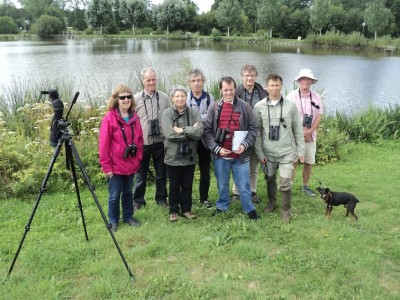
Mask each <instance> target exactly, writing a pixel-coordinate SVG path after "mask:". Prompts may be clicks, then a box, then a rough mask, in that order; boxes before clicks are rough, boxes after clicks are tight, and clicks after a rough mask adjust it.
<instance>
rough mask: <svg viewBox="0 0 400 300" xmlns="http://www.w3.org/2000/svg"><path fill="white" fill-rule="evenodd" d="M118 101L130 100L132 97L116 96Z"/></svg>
mask: <svg viewBox="0 0 400 300" xmlns="http://www.w3.org/2000/svg"><path fill="white" fill-rule="evenodd" d="M118 99H119V100H125V99H132V95H127V96H118Z"/></svg>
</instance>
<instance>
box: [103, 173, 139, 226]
mask: <svg viewBox="0 0 400 300" xmlns="http://www.w3.org/2000/svg"><path fill="white" fill-rule="evenodd" d="M134 176H135V175H134V174H132V175H115V174H114V175H113V177H111V178H109V179H108V195H109V196H108V219H109V220H110V222H111V223H112V224H118V221H119V213H120V207H119V199H120V198H121V203H122V219H123V220H124V222H128V221H130V220H132V216H133V196H132V188H133V178H134Z"/></svg>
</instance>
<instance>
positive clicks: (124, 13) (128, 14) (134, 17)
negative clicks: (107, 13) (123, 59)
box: [119, 0, 147, 34]
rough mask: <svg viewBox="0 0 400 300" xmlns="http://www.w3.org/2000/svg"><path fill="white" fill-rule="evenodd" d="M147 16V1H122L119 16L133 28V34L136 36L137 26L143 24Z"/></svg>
mask: <svg viewBox="0 0 400 300" xmlns="http://www.w3.org/2000/svg"><path fill="white" fill-rule="evenodd" d="M146 14H147V6H146V1H145V0H122V1H121V2H120V6H119V15H120V16H121V18H123V20H124V21H126V22H128V23H129V24H130V25H131V26H132V33H133V34H135V26H139V25H140V24H141V21H142V20H143V17H144V16H145V15H146Z"/></svg>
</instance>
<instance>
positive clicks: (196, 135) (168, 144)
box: [162, 104, 203, 166]
mask: <svg viewBox="0 0 400 300" xmlns="http://www.w3.org/2000/svg"><path fill="white" fill-rule="evenodd" d="M195 123H197V126H195V127H193V125H194V124H195ZM174 126H178V127H181V128H184V130H183V132H182V133H176V132H175V131H174ZM162 127H163V130H164V134H165V140H164V152H165V154H164V155H165V156H164V162H165V164H166V165H169V166H187V165H192V164H194V163H195V162H196V159H197V141H198V140H199V139H200V138H201V136H202V134H203V125H202V122H201V120H200V116H199V115H198V114H197V113H196V112H194V111H193V110H192V109H190V107H188V106H186V109H185V110H184V111H183V113H179V112H178V111H177V110H176V107H175V105H174V104H172V106H171V107H169V108H167V109H166V110H164V112H163V114H162ZM182 143H184V144H182ZM185 144H186V146H183V147H184V148H185V149H186V150H187V151H186V152H187V154H183V155H182V154H179V149H180V147H182V145H185Z"/></svg>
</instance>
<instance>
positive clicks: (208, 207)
mask: <svg viewBox="0 0 400 300" xmlns="http://www.w3.org/2000/svg"><path fill="white" fill-rule="evenodd" d="M200 203H201V204H202V205H204V206H205V208H207V209H213V207H214V206H213V205H212V204H211V202H210V201H208V200H204V201H200Z"/></svg>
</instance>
